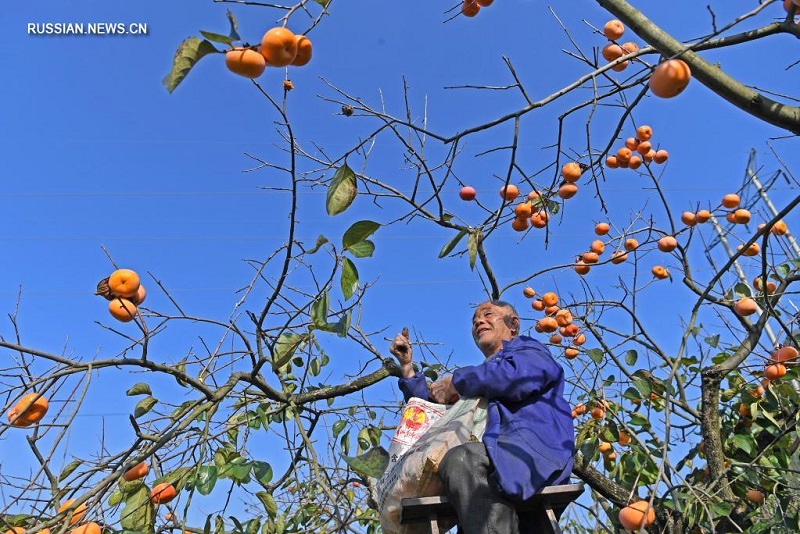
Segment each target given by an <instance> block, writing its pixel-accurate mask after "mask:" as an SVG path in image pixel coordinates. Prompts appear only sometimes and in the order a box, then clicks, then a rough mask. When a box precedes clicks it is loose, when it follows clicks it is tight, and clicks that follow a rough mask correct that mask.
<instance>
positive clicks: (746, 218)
mask: <svg viewBox="0 0 800 534" xmlns="http://www.w3.org/2000/svg"><path fill="white" fill-rule="evenodd" d="M733 222H734V223H736V224H747V223H749V222H750V212H749V211H748V210H746V209H744V208H739V209H738V210H736V211H734V212H733Z"/></svg>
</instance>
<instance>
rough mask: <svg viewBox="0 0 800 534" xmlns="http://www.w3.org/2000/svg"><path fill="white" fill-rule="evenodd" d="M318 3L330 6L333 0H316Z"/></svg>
mask: <svg viewBox="0 0 800 534" xmlns="http://www.w3.org/2000/svg"><path fill="white" fill-rule="evenodd" d="M314 1H315V2H316V3H318V4H319V5H321V6H322V7H328V4H330V3H331V0H314Z"/></svg>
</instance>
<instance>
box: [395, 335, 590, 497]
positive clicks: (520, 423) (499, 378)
mask: <svg viewBox="0 0 800 534" xmlns="http://www.w3.org/2000/svg"><path fill="white" fill-rule="evenodd" d="M453 385H454V386H455V388H456V390H457V391H458V393H459V394H460V395H461V396H462V397H484V398H486V399H487V401H488V414H487V421H486V432H485V433H484V435H483V443H484V444H485V445H486V451H487V453H488V455H489V459H490V460H491V461H492V465H493V466H494V469H495V471H494V473H492V475H493V476H494V478H495V480H496V482H497V484H498V486H499V487H500V490H501V491H502V492H503V493H504V494H505V495H506V496H507V497H509V498H511V499H514V500H518V501H522V500H526V499H529V498H530V497H532V496H533V494H534V493H536V491H537V490H538V489H540V488H542V487H544V486H551V485H555V484H566V483H568V481H569V476H570V473H571V472H572V459H573V455H574V449H575V436H574V432H573V428H572V415H571V410H570V406H569V404H567V402H566V400H564V370H563V369H562V368H561V366H560V365H559V364H558V363H557V362H556V361H555V360H554V359H553V357H552V356H551V355H550V351H548V350H547V347H545V346H544V345H542V344H541V343H540V342H538V341H536V340H535V339H533V338H530V337H528V336H517V337H515V338H514V339H512V340H511V341H504V342H503V349H502V350H500V352H498V353H497V354H495V355H493V356H490V357H489V358H487V359H486V360H485V361H484V362H483V363H482V364H480V365H471V366H467V367H462V368H460V369H458V370H456V371H455V372H454V373H453ZM399 386H400V391H402V392H403V395H404V396H405V399H406V400H408V399H409V398H411V397H419V398H422V399H425V400H427V399H428V386H427V384H426V382H425V376H424V375H421V374H419V373H416V374H415V375H414V376H413V377H411V378H401V379H400V384H399Z"/></svg>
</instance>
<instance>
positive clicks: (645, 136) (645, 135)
mask: <svg viewBox="0 0 800 534" xmlns="http://www.w3.org/2000/svg"><path fill="white" fill-rule="evenodd" d="M652 137H653V128H651V127H650V126H648V125H646V124H643V125H642V126H639V127H638V128H636V139H638V140H639V141H640V142H644V141H649V140H650V139H651V138H652Z"/></svg>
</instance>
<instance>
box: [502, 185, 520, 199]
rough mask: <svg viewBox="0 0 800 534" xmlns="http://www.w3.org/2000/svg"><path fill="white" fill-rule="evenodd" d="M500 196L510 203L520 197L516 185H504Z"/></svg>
mask: <svg viewBox="0 0 800 534" xmlns="http://www.w3.org/2000/svg"><path fill="white" fill-rule="evenodd" d="M500 196H501V197H502V198H503V199H505V200H507V201H508V202H512V201H514V200H516V199H517V197H518V196H519V188H518V187H517V186H516V185H514V184H508V185H504V186H503V187H501V188H500Z"/></svg>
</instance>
